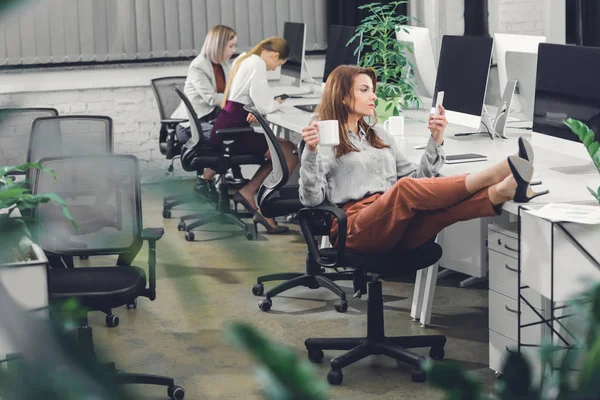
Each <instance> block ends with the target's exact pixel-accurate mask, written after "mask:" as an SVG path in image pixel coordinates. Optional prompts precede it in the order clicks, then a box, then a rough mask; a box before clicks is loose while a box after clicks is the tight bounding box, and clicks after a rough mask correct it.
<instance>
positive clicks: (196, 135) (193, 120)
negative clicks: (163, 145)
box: [171, 85, 204, 149]
mask: <svg viewBox="0 0 600 400" xmlns="http://www.w3.org/2000/svg"><path fill="white" fill-rule="evenodd" d="M171 90H173V91H174V93H176V94H177V95H178V96H179V98H180V99H181V101H182V102H183V104H184V105H185V110H186V111H187V114H188V120H189V121H190V131H191V134H192V137H191V138H190V139H189V140H188V141H187V142H185V144H184V145H183V147H184V148H186V149H191V148H193V147H195V146H196V145H198V144H201V143H202V142H203V141H204V136H203V135H202V134H201V133H200V132H202V125H201V123H200V120H199V119H198V115H197V114H196V112H195V111H194V107H192V103H190V100H189V99H188V98H187V96H186V95H185V93H183V91H182V90H181V89H180V88H179V87H177V86H176V85H173V86H172V88H171Z"/></svg>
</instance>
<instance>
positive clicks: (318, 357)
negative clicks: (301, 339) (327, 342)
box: [308, 349, 325, 364]
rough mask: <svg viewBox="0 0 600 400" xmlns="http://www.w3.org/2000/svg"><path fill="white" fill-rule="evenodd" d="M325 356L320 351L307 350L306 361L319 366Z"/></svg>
mask: <svg viewBox="0 0 600 400" xmlns="http://www.w3.org/2000/svg"><path fill="white" fill-rule="evenodd" d="M323 357H325V354H324V353H323V350H321V349H308V359H309V360H310V362H311V363H314V364H320V363H321V361H323Z"/></svg>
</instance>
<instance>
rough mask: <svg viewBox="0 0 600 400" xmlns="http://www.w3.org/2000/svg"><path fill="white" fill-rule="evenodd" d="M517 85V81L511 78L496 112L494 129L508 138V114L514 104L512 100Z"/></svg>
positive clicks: (501, 135)
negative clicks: (506, 132)
mask: <svg viewBox="0 0 600 400" xmlns="http://www.w3.org/2000/svg"><path fill="white" fill-rule="evenodd" d="M516 87H517V81H516V80H515V79H509V80H508V82H507V83H506V87H505V88H504V93H503V94H502V100H501V103H500V107H498V111H497V112H496V118H495V119H494V125H493V131H494V132H495V134H496V135H498V136H499V137H501V138H503V139H506V134H505V132H504V131H505V129H506V123H507V122H508V116H509V115H510V110H511V106H512V100H513V97H514V94H515V89H516Z"/></svg>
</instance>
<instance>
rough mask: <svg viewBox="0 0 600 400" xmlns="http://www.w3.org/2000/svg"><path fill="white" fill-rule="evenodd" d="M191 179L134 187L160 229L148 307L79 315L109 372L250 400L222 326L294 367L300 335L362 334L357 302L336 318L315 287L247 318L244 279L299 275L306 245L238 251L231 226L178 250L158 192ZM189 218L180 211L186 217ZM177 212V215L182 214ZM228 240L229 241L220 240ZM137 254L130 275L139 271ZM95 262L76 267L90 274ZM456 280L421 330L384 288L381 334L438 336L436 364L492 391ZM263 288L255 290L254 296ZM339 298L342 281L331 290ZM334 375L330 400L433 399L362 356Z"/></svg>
mask: <svg viewBox="0 0 600 400" xmlns="http://www.w3.org/2000/svg"><path fill="white" fill-rule="evenodd" d="M191 184H192V183H191V181H187V182H178V183H171V184H169V185H168V186H163V185H148V186H145V187H144V188H143V212H144V226H145V227H164V228H165V236H164V237H163V239H162V240H161V241H160V242H159V244H158V269H157V279H158V281H157V292H158V293H157V299H156V300H155V301H154V302H151V301H149V300H148V299H145V298H142V299H140V300H139V302H138V308H137V309H136V310H126V309H125V308H124V307H122V308H119V309H116V310H114V312H115V313H116V314H117V315H118V316H119V318H120V320H121V322H120V325H119V326H118V327H116V328H107V327H105V325H104V314H101V313H91V314H90V324H91V326H93V329H94V340H95V343H96V345H97V347H98V348H97V350H98V352H99V353H100V354H101V357H103V358H106V359H111V360H114V361H116V362H117V366H118V367H119V368H121V369H123V370H125V371H127V372H145V373H153V374H164V375H169V376H172V377H174V378H175V379H176V382H177V384H179V385H181V386H183V387H184V388H185V390H186V392H187V394H186V399H206V400H209V399H221V400H224V399H238V398H248V399H260V398H262V397H261V392H260V389H259V386H258V384H257V381H256V379H255V376H254V367H253V364H252V362H251V360H250V359H249V357H248V356H247V355H246V354H244V353H241V352H240V351H238V350H237V349H236V348H234V347H232V346H231V345H230V344H228V343H227V342H225V340H224V338H223V328H224V327H225V326H226V325H227V324H228V323H230V322H232V321H247V322H250V323H252V324H254V326H256V327H259V328H260V329H261V330H262V332H263V333H264V334H266V335H268V336H269V337H270V338H271V339H272V340H273V341H275V342H277V343H280V344H282V345H286V346H290V347H291V348H292V349H294V350H295V351H296V353H297V354H298V355H299V356H300V357H302V358H304V359H306V351H305V349H304V340H305V339H306V338H308V337H327V336H332V337H335V336H338V337H345V336H364V335H365V334H366V296H365V297H363V299H362V300H361V299H357V300H351V301H350V307H349V309H348V311H347V312H346V313H345V314H340V313H337V312H336V311H335V310H334V308H333V304H334V302H335V300H336V298H335V296H333V295H332V294H330V293H329V292H328V291H326V290H325V289H319V290H309V289H304V288H302V289H295V290H292V291H289V292H288V293H286V294H285V295H283V296H279V297H276V298H274V301H273V309H272V311H270V312H269V313H264V312H262V311H260V310H259V309H258V306H257V303H258V300H259V298H257V297H255V296H253V295H252V293H251V291H250V289H251V287H252V284H253V283H254V282H255V280H256V277H257V276H258V275H261V274H267V273H272V272H277V271H302V270H303V268H304V258H305V255H306V246H305V244H304V241H303V239H302V236H301V235H300V233H299V227H298V226H297V225H290V228H291V232H290V233H289V234H286V235H281V236H273V235H265V234H264V232H265V231H264V229H263V228H262V227H259V237H258V240H255V241H247V240H245V239H244V238H243V236H241V235H240V234H237V233H232V231H234V230H235V228H231V227H222V226H218V225H208V226H206V227H204V228H203V229H205V230H210V231H212V232H202V231H197V232H196V241H195V242H186V241H185V240H184V239H183V235H182V233H181V232H178V231H177V222H178V219H177V218H175V217H178V216H179V215H182V214H184V213H183V212H173V216H174V218H172V219H170V220H164V219H163V218H162V216H161V210H162V194H163V193H164V192H165V191H168V192H170V193H171V194H172V193H173V192H174V191H176V190H188V188H189V187H190V186H191ZM186 208H187V210H188V211H189V210H190V206H188V207H186ZM188 213H189V212H188ZM227 231H229V232H227ZM146 260H147V249H146V248H144V249H143V250H142V251H141V252H140V255H139V257H138V258H137V260H136V261H137V262H136V265H139V266H142V267H146V264H145V262H146ZM102 262H103V260H101V259H98V258H96V259H94V258H92V259H91V260H88V261H81V263H82V264H91V265H96V264H100V263H102ZM461 279H464V276H459V275H455V276H450V277H448V278H444V279H442V280H440V282H439V285H438V289H437V292H436V296H435V302H434V310H433V317H432V326H431V327H429V328H421V327H420V324H419V323H418V322H413V321H411V318H410V316H409V312H410V305H411V298H412V291H413V283H412V282H407V283H396V282H384V285H383V286H384V294H385V321H386V332H387V333H388V334H389V335H418V334H433V333H440V334H444V335H446V336H447V338H448V342H447V345H446V359H447V360H452V361H456V362H458V363H460V364H461V365H462V366H463V367H464V368H466V369H467V370H469V371H472V372H473V373H475V375H477V376H478V377H480V378H481V380H482V383H483V385H484V387H486V388H487V389H486V390H489V389H490V388H491V387H492V386H493V384H494V381H495V378H494V374H493V372H492V371H491V370H489V369H488V368H487V361H488V294H487V287H485V286H479V287H471V288H465V289H463V288H459V287H458V282H459V281H460V280H461ZM272 286H273V284H267V285H266V288H270V287H272ZM342 286H343V287H344V288H345V289H346V292H347V294H348V295H349V296H350V297H351V292H352V287H351V283H350V282H348V283H343V284H342ZM336 353H337V352H326V354H325V360H324V362H323V364H321V365H318V366H316V368H315V371H316V373H317V375H318V377H319V378H320V379H323V380H325V377H326V375H327V372H328V371H329V368H328V364H329V363H328V362H329V360H330V358H331V356H333V355H335V354H336ZM343 371H344V382H343V384H342V385H341V386H336V387H331V388H330V398H331V399H381V400H383V399H408V398H411V399H413V400H416V399H442V398H443V397H444V396H443V394H442V393H441V392H439V391H437V390H435V389H433V388H432V387H431V386H429V385H428V384H426V383H425V384H417V383H412V382H411V380H410V371H409V370H408V368H406V367H397V366H396V363H395V361H393V360H390V359H387V358H385V357H383V356H378V357H370V358H367V359H365V360H363V361H361V362H359V363H357V364H355V365H353V366H350V367H348V368H346V369H344V370H343ZM134 390H136V393H138V394H137V396H136V398H140V399H142V398H143V399H163V398H166V391H163V389H162V388H157V387H150V386H139V387H136V388H135V389H134Z"/></svg>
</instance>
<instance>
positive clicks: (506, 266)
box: [504, 264, 519, 272]
mask: <svg viewBox="0 0 600 400" xmlns="http://www.w3.org/2000/svg"><path fill="white" fill-rule="evenodd" d="M504 268H506V269H507V270H509V271H512V272H519V270H518V269H516V268H511V267H509V266H508V264H504Z"/></svg>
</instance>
